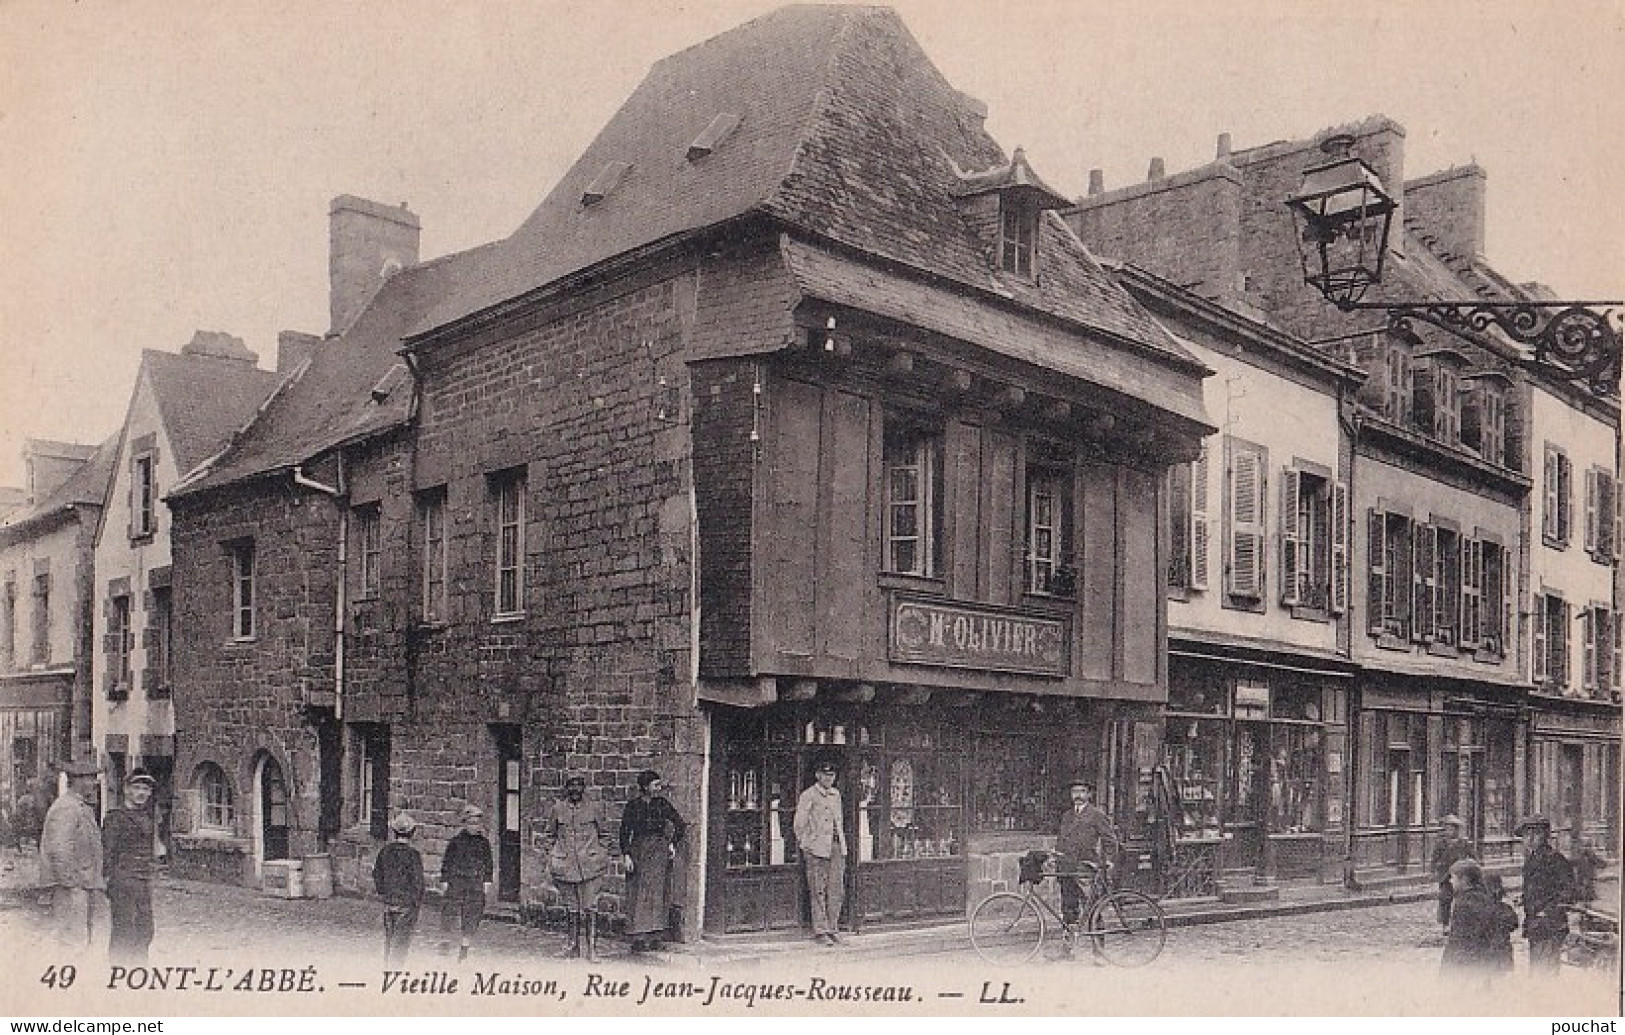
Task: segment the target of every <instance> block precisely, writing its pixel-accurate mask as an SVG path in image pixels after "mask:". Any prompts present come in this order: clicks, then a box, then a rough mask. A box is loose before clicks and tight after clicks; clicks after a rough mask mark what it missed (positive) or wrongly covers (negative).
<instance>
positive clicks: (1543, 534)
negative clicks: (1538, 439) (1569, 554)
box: [1540, 442, 1574, 550]
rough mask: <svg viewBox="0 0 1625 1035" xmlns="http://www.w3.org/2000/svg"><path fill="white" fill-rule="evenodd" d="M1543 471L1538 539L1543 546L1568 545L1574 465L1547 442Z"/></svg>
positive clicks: (1559, 450)
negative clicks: (1542, 492)
mask: <svg viewBox="0 0 1625 1035" xmlns="http://www.w3.org/2000/svg"><path fill="white" fill-rule="evenodd" d="M1544 471H1545V477H1544V480H1543V481H1542V483H1541V485H1542V489H1543V490H1544V495H1543V497H1542V505H1541V512H1540V538H1541V541H1542V542H1544V543H1545V544H1546V545H1547V546H1550V547H1553V548H1555V549H1558V550H1562V549H1565V548H1566V547H1567V546H1568V545H1569V538H1570V533H1571V530H1572V525H1573V520H1574V519H1573V515H1572V510H1573V506H1574V501H1573V496H1574V484H1573V483H1574V466H1573V464H1572V463H1571V462H1570V461H1569V457H1568V454H1567V453H1565V452H1563V450H1562V449H1561V448H1560V447H1558V446H1555V445H1553V444H1551V443H1550V442H1548V443H1546V463H1545V469H1544Z"/></svg>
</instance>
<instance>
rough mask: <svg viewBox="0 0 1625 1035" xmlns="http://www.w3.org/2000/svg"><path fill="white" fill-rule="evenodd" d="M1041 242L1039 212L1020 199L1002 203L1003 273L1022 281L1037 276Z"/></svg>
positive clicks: (1000, 204)
mask: <svg viewBox="0 0 1625 1035" xmlns="http://www.w3.org/2000/svg"><path fill="white" fill-rule="evenodd" d="M1037 241H1038V209H1037V207H1036V206H1034V205H1032V204H1031V203H1029V202H1025V201H1023V200H1021V199H1020V198H1017V197H1013V196H1010V195H1005V196H1004V197H1001V198H1000V199H999V269H1001V270H1003V271H1004V272H1006V273H1014V274H1016V275H1017V276H1019V277H1031V276H1032V275H1033V256H1034V253H1035V249H1036V247H1037Z"/></svg>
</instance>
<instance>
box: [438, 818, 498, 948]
mask: <svg viewBox="0 0 1625 1035" xmlns="http://www.w3.org/2000/svg"><path fill="white" fill-rule="evenodd" d="M462 819H463V829H461V830H459V831H458V832H457V833H456V834H455V835H453V836H452V839H451V840H450V841H447V842H446V852H445V854H444V855H442V856H441V857H440V896H441V897H440V933H441V937H442V938H443V939H445V940H444V941H442V942H441V949H442V950H443V951H445V950H449V949H450V948H451V943H450V939H451V935H452V932H453V931H456V932H458V933H459V935H460V936H461V938H462V941H461V943H460V944H459V945H458V947H457V962H458V963H461V962H463V961H464V960H466V959H468V947H469V944H470V943H471V942H472V941H473V940H474V933H475V932H476V931H478V930H479V929H480V920H481V919H483V918H484V917H485V897H486V896H487V895H489V894H490V893H491V876H492V874H494V873H495V872H496V868H495V865H494V864H493V862H492V859H491V842H490V840H489V839H488V838H487V837H486V836H485V811H484V810H483V809H481V808H480V807H479V806H478V805H464V806H463V814H462Z"/></svg>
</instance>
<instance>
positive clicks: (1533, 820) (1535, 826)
mask: <svg viewBox="0 0 1625 1035" xmlns="http://www.w3.org/2000/svg"><path fill="white" fill-rule="evenodd" d="M1551 829H1552V821H1551V820H1549V819H1547V818H1546V817H1545V816H1525V817H1524V818H1523V820H1522V821H1521V822H1520V823H1519V824H1518V829H1517V830H1515V831H1513V833H1515V834H1521V833H1523V832H1524V831H1525V830H1551Z"/></svg>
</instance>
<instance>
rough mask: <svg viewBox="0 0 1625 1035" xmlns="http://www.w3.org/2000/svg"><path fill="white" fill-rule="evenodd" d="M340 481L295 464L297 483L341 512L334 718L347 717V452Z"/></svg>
mask: <svg viewBox="0 0 1625 1035" xmlns="http://www.w3.org/2000/svg"><path fill="white" fill-rule="evenodd" d="M338 474H339V478H338V484H337V485H324V484H323V483H321V482H318V481H315V480H313V479H311V478H307V477H305V469H304V466H303V465H295V466H294V469H293V483H294V484H295V485H302V486H304V487H305V488H307V489H314V490H315V491H317V492H320V493H324V494H325V495H327V496H330V497H332V499H333V505H334V506H335V507H338V512H339V542H338V553H339V558H338V560H339V582H338V591H337V593H336V594H335V595H334V596H335V600H336V603H335V604H334V606H333V718H335V719H338V720H341V721H342V720H343V718H344V609H345V607H346V606H347V605H348V600H347V599H346V592H345V591H346V589H347V588H348V583H349V579H348V578H347V574H348V566H347V561H348V553H349V543H350V511H349V508H347V507H343V506H340V505H339V499H340V498H341V497H342V496H343V495H344V492H345V489H344V453H343V452H340V453H339V454H338Z"/></svg>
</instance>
